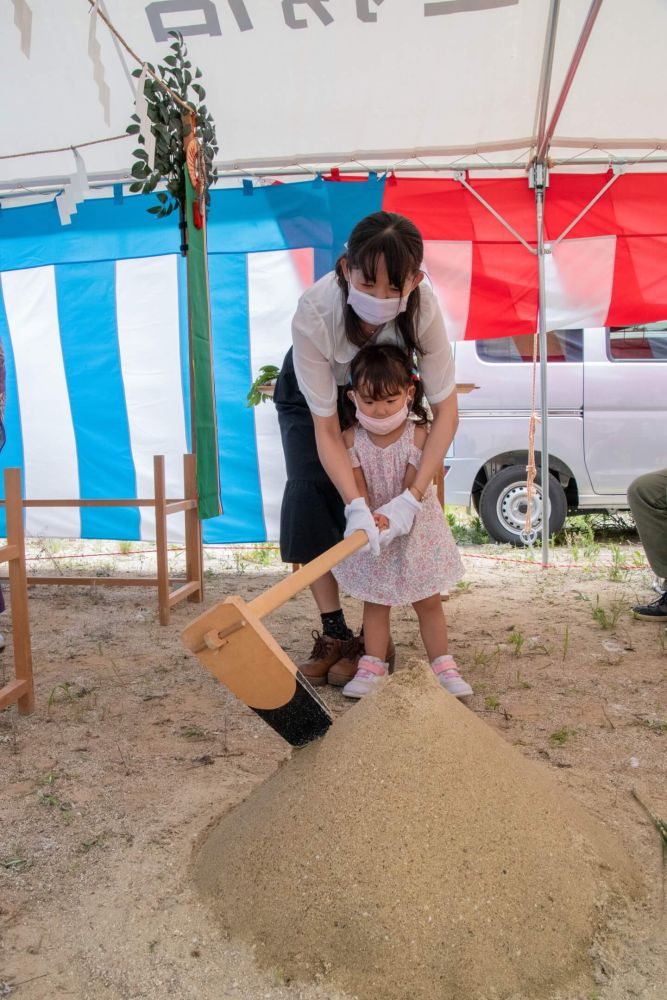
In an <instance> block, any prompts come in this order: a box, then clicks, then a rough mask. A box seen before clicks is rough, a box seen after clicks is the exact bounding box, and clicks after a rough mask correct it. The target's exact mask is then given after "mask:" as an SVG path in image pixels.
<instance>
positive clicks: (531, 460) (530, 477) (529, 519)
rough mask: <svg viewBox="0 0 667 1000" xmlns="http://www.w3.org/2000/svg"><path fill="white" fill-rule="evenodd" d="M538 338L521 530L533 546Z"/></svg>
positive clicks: (534, 348) (525, 543)
mask: <svg viewBox="0 0 667 1000" xmlns="http://www.w3.org/2000/svg"><path fill="white" fill-rule="evenodd" d="M537 338H538V334H537V333H535V336H534V337H533V384H532V390H531V400H530V423H529V425H528V461H527V463H526V486H527V488H526V523H525V525H524V528H523V531H522V532H521V541H522V542H523V543H524V545H528V546H530V547H531V548H532V547H533V545H534V544H535V540H536V538H537V531H536V529H535V528H534V527H533V484H534V482H535V476H536V475H537V466H536V465H535V431H536V430H537V425H538V423H539V422H540V417H539V415H538V413H537V409H536V407H535V398H536V396H537ZM542 530H544V525H542Z"/></svg>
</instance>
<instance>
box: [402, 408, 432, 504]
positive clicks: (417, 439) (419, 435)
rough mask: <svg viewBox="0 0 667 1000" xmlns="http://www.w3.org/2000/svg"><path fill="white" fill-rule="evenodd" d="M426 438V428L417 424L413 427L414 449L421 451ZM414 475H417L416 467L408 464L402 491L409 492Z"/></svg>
mask: <svg viewBox="0 0 667 1000" xmlns="http://www.w3.org/2000/svg"><path fill="white" fill-rule="evenodd" d="M427 438H428V427H425V426H424V425H423V424H417V426H416V427H415V436H414V438H413V440H414V444H415V448H418V449H419V451H423V450H424V445H425V444H426V441H427ZM420 464H421V463H420ZM416 475H417V468H416V466H414V465H412V464H411V463H408V465H407V466H406V469H405V475H404V476H403V486H402V489H404V490H409V489H410V487H411V486H412V484H413V483H414V481H415V476H416Z"/></svg>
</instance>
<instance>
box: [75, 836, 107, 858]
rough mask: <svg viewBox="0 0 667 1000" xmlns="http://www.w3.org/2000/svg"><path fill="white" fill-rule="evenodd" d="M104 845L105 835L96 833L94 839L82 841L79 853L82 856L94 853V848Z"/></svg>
mask: <svg viewBox="0 0 667 1000" xmlns="http://www.w3.org/2000/svg"><path fill="white" fill-rule="evenodd" d="M103 843H104V834H103V833H96V834H94V835H93V836H92V837H89V838H88V839H87V840H82V841H81V843H80V844H79V851H80V852H81V853H82V854H87V853H88V851H92V849H93V848H94V847H101V846H102V844H103Z"/></svg>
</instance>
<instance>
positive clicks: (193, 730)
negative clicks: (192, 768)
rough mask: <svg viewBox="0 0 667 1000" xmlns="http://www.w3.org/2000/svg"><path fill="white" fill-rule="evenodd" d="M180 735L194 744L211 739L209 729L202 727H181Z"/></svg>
mask: <svg viewBox="0 0 667 1000" xmlns="http://www.w3.org/2000/svg"><path fill="white" fill-rule="evenodd" d="M178 735H179V736H181V737H182V738H183V739H184V740H190V741H191V742H192V743H200V742H201V741H202V740H210V739H211V734H210V733H209V731H208V729H204V728H203V727H202V726H181V728H180V731H179V733H178Z"/></svg>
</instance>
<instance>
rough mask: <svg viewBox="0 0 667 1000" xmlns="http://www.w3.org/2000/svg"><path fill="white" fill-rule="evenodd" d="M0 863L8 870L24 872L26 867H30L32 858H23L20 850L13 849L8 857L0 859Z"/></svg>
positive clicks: (17, 872)
mask: <svg viewBox="0 0 667 1000" xmlns="http://www.w3.org/2000/svg"><path fill="white" fill-rule="evenodd" d="M0 865H1V866H2V867H3V868H4V869H5V871H8V872H16V874H19V873H20V872H25V871H27V870H28V868H32V859H31V858H24V857H23V856H22V852H19V851H14V852H13V853H12V854H10V855H9V857H6V858H3V859H2V861H0Z"/></svg>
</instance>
